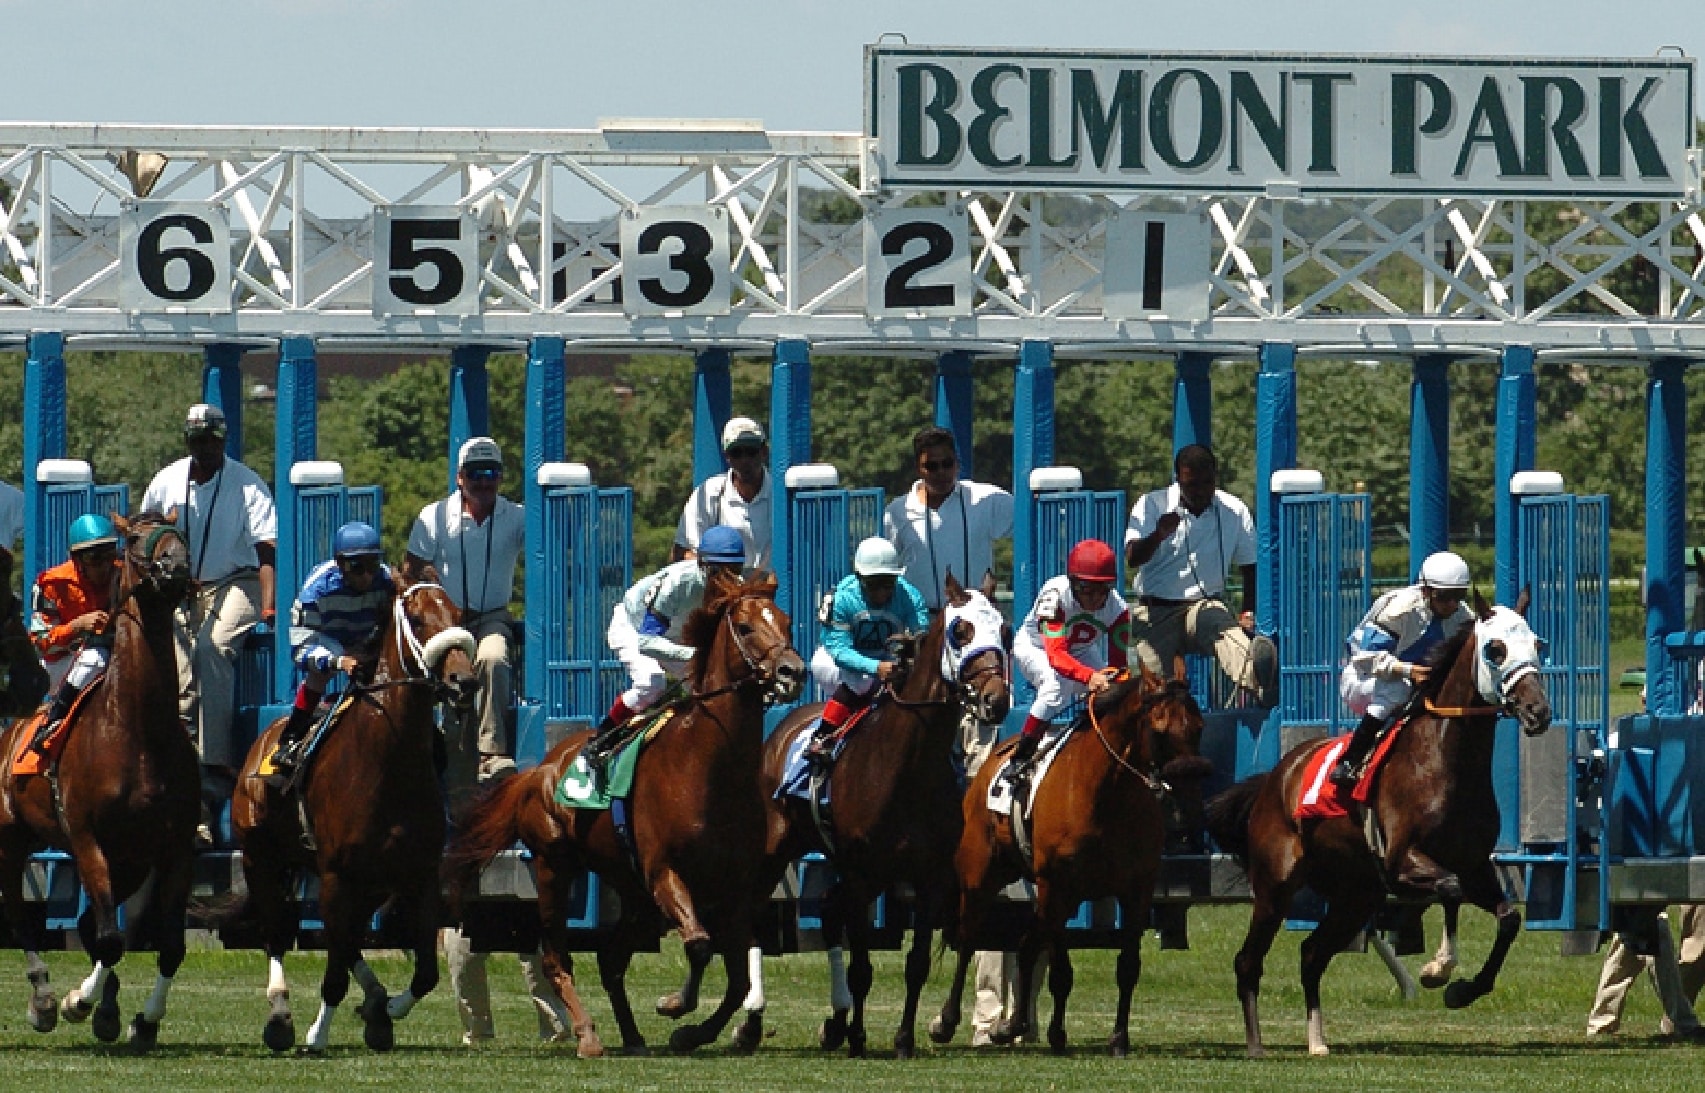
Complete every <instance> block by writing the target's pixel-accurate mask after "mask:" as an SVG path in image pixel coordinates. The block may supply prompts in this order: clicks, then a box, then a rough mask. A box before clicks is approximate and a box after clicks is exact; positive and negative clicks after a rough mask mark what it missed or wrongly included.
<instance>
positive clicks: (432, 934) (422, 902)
mask: <svg viewBox="0 0 1705 1093" xmlns="http://www.w3.org/2000/svg"><path fill="white" fill-rule="evenodd" d="M398 911H399V913H403V914H406V915H408V916H409V918H410V919H411V920H412V921H411V925H412V928H413V935H414V946H413V949H414V975H413V976H411V977H410V979H409V984H408V987H407V989H405V990H404V991H403V992H402V993H400V994H396V995H393V996H391V998H389V999H388V1000H387V1001H386V1002H385V1015H386V1016H387V1017H388V1018H389V1019H390V1020H392V1021H401V1020H402V1019H403V1018H405V1017H407V1016H408V1015H409V1014H410V1013H411V1012H413V1010H414V1006H415V1003H416V1002H419V1001H420V1000H421V999H422V998H425V997H426V996H427V995H428V994H431V993H432V990H433V988H435V987H437V986H438V920H439V919H440V918H441V917H442V916H441V914H440V908H439V896H438V876H437V874H436V873H434V874H432V875H431V877H430V879H429V880H428V881H427V882H426V883H425V884H424V885H423V886H422V887H421V889H420V890H419V891H417V892H416V893H415V895H414V898H413V899H412V900H409V901H408V902H407V903H406V904H405V905H404V906H402V907H399V908H398ZM363 966H365V965H363Z"/></svg>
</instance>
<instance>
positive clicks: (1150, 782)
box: [1084, 695, 1172, 794]
mask: <svg viewBox="0 0 1705 1093" xmlns="http://www.w3.org/2000/svg"><path fill="white" fill-rule="evenodd" d="M1157 697H1159V696H1158V695H1149V696H1147V697H1146V698H1144V699H1143V702H1142V706H1140V707H1138V713H1139V714H1140V713H1141V712H1142V710H1144V709H1147V708H1148V707H1149V706H1150V705H1151V704H1152V703H1153V701H1154V699H1155V698H1157ZM1084 707H1085V708H1086V709H1087V710H1088V711H1089V726H1090V728H1092V729H1094V730H1095V738H1096V739H1097V740H1099V741H1101V746H1102V747H1103V748H1104V749H1106V751H1107V756H1108V758H1110V759H1112V760H1113V762H1115V763H1117V764H1118V765H1119V766H1121V767H1123V768H1125V769H1126V770H1127V771H1129V772H1130V773H1132V774H1134V775H1136V776H1137V777H1138V778H1141V779H1142V780H1143V784H1144V785H1146V786H1148V787H1149V789H1150V790H1152V791H1153V792H1154V793H1156V794H1166V793H1171V792H1172V787H1171V786H1169V785H1167V784H1166V782H1165V781H1164V780H1163V779H1160V778H1156V777H1155V776H1154V775H1152V774H1150V773H1149V772H1147V771H1145V770H1140V769H1138V768H1137V767H1134V766H1132V765H1131V763H1130V761H1129V760H1128V759H1126V758H1125V757H1124V756H1123V755H1121V754H1120V753H1119V752H1118V751H1116V750H1114V748H1113V745H1112V743H1111V742H1109V741H1108V739H1107V734H1106V733H1104V732H1103V731H1102V730H1101V719H1100V718H1099V717H1097V716H1096V714H1095V699H1094V698H1093V697H1092V698H1091V699H1090V700H1089V701H1088V702H1086V703H1084ZM1127 750H1129V749H1128V748H1127Z"/></svg>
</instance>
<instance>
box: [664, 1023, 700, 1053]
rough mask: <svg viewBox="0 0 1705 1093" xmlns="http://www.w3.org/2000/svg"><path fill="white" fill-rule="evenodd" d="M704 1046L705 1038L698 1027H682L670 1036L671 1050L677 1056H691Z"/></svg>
mask: <svg viewBox="0 0 1705 1093" xmlns="http://www.w3.org/2000/svg"><path fill="white" fill-rule="evenodd" d="M703 1046H704V1036H703V1035H702V1034H701V1033H700V1032H699V1027H698V1026H697V1025H682V1026H681V1027H680V1028H678V1029H676V1030H675V1031H674V1032H672V1033H670V1034H669V1050H670V1051H673V1052H674V1053H675V1054H677V1055H691V1054H692V1053H693V1052H695V1051H697V1050H698V1049H699V1048H701V1047H703Z"/></svg>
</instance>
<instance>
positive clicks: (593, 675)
mask: <svg viewBox="0 0 1705 1093" xmlns="http://www.w3.org/2000/svg"><path fill="white" fill-rule="evenodd" d="M536 478H537V481H538V485H539V487H540V491H541V495H542V498H543V500H542V503H541V504H540V505H539V508H540V509H541V511H540V513H539V514H538V516H537V517H535V516H534V514H533V512H532V511H530V510H529V512H528V513H527V519H528V520H529V521H531V520H533V519H535V518H536V519H538V520H539V521H540V525H541V531H542V534H541V535H540V537H539V539H538V542H539V543H540V544H541V549H540V550H539V552H538V554H537V555H536V556H531V557H529V558H528V559H527V572H528V573H529V574H535V573H536V574H538V575H539V577H540V579H539V580H538V581H536V582H535V581H531V580H530V581H529V582H528V590H529V592H531V591H532V590H533V588H534V587H535V584H536V586H537V588H538V589H539V592H538V593H537V598H538V599H540V600H541V601H542V602H538V603H534V602H532V598H533V597H529V602H528V604H527V619H526V637H525V639H524V652H523V657H522V663H523V671H522V685H521V687H520V688H519V693H520V694H521V695H522V696H523V697H522V701H521V704H520V706H519V707H518V708H517V711H516V725H515V761H516V763H518V764H519V765H520V766H522V767H529V766H533V765H535V764H537V763H538V762H539V761H540V760H541V759H543V758H544V757H545V753H546V752H547V751H549V750H550V748H551V746H552V744H554V743H555V742H556V740H557V739H560V735H559V734H560V733H561V732H563V731H566V727H565V723H566V722H568V721H570V720H573V721H576V722H584V723H595V722H596V721H597V720H598V718H599V717H600V716H602V715H603V713H604V711H605V710H607V709H609V708H610V704H611V703H612V702H613V701H615V697H616V695H617V694H619V693H620V692H621V690H622V688H623V687H624V686H625V684H626V680H625V679H624V677H623V675H622V666H621V662H620V661H619V660H617V659H616V657H615V655H614V654H613V653H611V652H610V649H609V646H608V644H607V643H606V641H605V632H606V631H607V630H608V628H609V623H610V615H611V613H612V612H613V611H614V610H615V607H616V604H618V603H619V602H621V598H622V594H623V593H624V592H626V591H627V588H628V586H629V585H631V584H632V583H633V490H632V489H630V488H628V487H626V486H620V487H599V486H596V485H594V484H593V482H592V473H591V471H589V470H588V469H587V467H586V465H585V464H584V463H545V464H542V465H541V466H540V467H539V469H538V471H537V473H536Z"/></svg>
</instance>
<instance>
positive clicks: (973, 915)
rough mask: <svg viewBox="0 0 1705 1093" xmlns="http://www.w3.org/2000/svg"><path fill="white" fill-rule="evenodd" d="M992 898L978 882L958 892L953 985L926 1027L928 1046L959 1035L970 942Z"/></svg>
mask: <svg viewBox="0 0 1705 1093" xmlns="http://www.w3.org/2000/svg"><path fill="white" fill-rule="evenodd" d="M991 898H992V893H990V892H988V891H985V890H984V886H983V884H982V882H981V880H980V879H979V881H978V883H977V885H976V886H974V887H973V886H970V885H966V886H964V887H962V888H961V889H960V894H959V916H958V920H957V923H956V924H955V928H954V929H955V933H956V934H957V936H956V937H955V938H954V951H955V956H956V959H955V960H954V963H953V982H952V983H951V984H950V985H949V986H948V988H947V997H946V998H944V999H942V1002H941V1012H940V1013H939V1014H937V1015H936V1017H935V1018H934V1020H932V1021H930V1023H929V1038H930V1042H931V1043H936V1044H948V1043H952V1042H953V1034H954V1033H955V1032H957V1031H959V1022H960V1021H961V1020H963V1019H964V1016H965V978H966V976H967V975H968V974H969V973H970V970H971V960H972V959H973V957H974V956H975V955H976V954H975V950H974V949H973V948H972V941H973V940H974V939H975V938H976V937H977V932H978V931H979V930H980V929H982V925H983V914H984V912H985V910H986V909H987V907H988V905H989V900H990V899H991Z"/></svg>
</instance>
